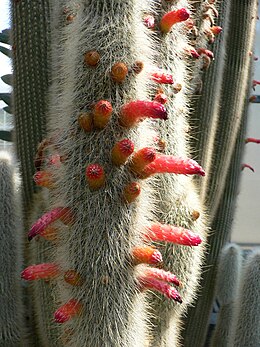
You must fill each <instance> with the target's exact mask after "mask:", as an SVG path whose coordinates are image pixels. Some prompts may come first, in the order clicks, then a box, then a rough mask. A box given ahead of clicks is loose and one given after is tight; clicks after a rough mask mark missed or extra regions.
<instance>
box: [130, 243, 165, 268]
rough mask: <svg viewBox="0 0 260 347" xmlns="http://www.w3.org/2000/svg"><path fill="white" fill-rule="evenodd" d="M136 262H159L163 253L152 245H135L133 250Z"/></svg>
mask: <svg viewBox="0 0 260 347" xmlns="http://www.w3.org/2000/svg"><path fill="white" fill-rule="evenodd" d="M132 256H133V260H134V263H135V264H136V265H137V264H142V263H146V264H157V263H161V262H162V255H161V253H160V252H159V251H158V250H157V249H155V248H153V247H150V246H142V247H134V248H133V250H132Z"/></svg>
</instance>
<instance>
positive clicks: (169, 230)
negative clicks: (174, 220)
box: [145, 223, 202, 246]
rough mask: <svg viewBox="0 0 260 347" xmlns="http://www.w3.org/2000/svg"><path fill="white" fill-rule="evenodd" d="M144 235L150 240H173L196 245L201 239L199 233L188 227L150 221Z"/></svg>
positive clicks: (178, 242)
mask: <svg viewBox="0 0 260 347" xmlns="http://www.w3.org/2000/svg"><path fill="white" fill-rule="evenodd" d="M145 236H146V238H147V239H149V240H151V241H165V242H173V243H176V244H179V245H186V246H198V245H199V244H200V243H201V241H202V240H201V238H200V236H199V235H197V234H195V233H194V232H193V231H191V230H189V229H185V228H182V227H176V226H174V225H168V224H160V223H152V224H151V225H150V226H149V227H147V232H146V234H145Z"/></svg>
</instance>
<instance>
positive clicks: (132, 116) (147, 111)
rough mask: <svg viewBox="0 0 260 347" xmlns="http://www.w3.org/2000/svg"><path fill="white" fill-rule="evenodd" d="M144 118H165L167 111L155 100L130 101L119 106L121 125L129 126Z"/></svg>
mask: <svg viewBox="0 0 260 347" xmlns="http://www.w3.org/2000/svg"><path fill="white" fill-rule="evenodd" d="M145 118H154V119H163V120H166V119H167V111H166V109H165V107H164V106H163V105H162V104H160V103H159V102H156V101H142V100H137V101H131V102H129V103H128V104H125V105H124V106H123V107H122V108H121V112H120V118H119V122H120V124H121V125H122V126H124V127H126V128H131V127H133V126H135V125H136V124H137V123H138V122H139V121H140V120H143V119H145Z"/></svg>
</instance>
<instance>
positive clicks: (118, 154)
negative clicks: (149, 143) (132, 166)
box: [111, 139, 134, 166]
mask: <svg viewBox="0 0 260 347" xmlns="http://www.w3.org/2000/svg"><path fill="white" fill-rule="evenodd" d="M133 151H134V143H133V142H132V141H131V140H129V139H123V140H121V141H119V142H117V143H116V144H115V145H114V147H113V149H112V153H111V157H112V162H113V164H115V165H117V166H119V165H123V164H125V162H126V161H127V159H128V158H129V157H130V155H131V154H132V153H133Z"/></svg>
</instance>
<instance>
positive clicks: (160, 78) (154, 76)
mask: <svg viewBox="0 0 260 347" xmlns="http://www.w3.org/2000/svg"><path fill="white" fill-rule="evenodd" d="M149 76H150V78H151V80H153V81H154V82H157V83H161V84H173V83H174V81H173V77H172V75H171V74H169V73H165V72H164V71H160V70H157V71H152V72H150V73H149Z"/></svg>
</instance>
